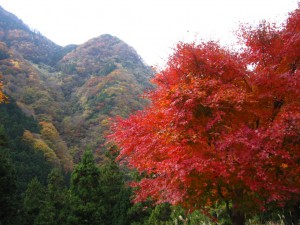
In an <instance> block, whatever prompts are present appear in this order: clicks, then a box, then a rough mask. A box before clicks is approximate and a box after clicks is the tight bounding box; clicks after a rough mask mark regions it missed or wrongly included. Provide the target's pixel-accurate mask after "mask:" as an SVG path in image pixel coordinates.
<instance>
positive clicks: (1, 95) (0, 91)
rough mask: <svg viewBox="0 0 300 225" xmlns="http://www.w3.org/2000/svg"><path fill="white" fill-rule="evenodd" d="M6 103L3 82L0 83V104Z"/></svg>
mask: <svg viewBox="0 0 300 225" xmlns="http://www.w3.org/2000/svg"><path fill="white" fill-rule="evenodd" d="M0 78H2V75H1V74H0ZM6 101H7V97H6V96H5V94H4V93H3V82H2V81H0V103H3V102H6Z"/></svg>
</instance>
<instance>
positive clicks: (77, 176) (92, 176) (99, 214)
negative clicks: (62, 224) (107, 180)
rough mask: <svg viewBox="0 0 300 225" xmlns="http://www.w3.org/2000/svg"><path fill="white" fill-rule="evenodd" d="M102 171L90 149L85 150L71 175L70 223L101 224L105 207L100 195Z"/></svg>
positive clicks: (103, 222)
mask: <svg viewBox="0 0 300 225" xmlns="http://www.w3.org/2000/svg"><path fill="white" fill-rule="evenodd" d="M99 176H100V171H99V168H98V167H97V166H96V164H95V161H94V156H93V154H92V152H91V151H90V150H87V151H85V153H84V154H83V157H82V160H81V162H80V163H79V164H78V165H77V166H76V167H75V169H74V171H73V173H72V176H71V188H70V193H71V207H72V210H71V213H70V215H69V218H68V222H69V223H70V224H76V225H99V224H105V221H103V212H104V208H103V206H102V200H101V195H100V188H99V187H100V180H99Z"/></svg>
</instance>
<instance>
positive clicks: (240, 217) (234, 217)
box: [230, 207, 246, 225]
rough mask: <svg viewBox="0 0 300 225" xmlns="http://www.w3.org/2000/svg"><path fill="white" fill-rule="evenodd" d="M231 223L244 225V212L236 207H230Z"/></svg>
mask: <svg viewBox="0 0 300 225" xmlns="http://www.w3.org/2000/svg"><path fill="white" fill-rule="evenodd" d="M230 217H231V221H232V225H245V223H246V219H245V214H244V213H242V212H241V211H239V210H238V209H237V208H235V207H233V208H232V213H231V215H230Z"/></svg>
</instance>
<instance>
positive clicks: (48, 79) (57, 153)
mask: <svg viewBox="0 0 300 225" xmlns="http://www.w3.org/2000/svg"><path fill="white" fill-rule="evenodd" d="M0 75H2V77H3V81H4V86H5V93H6V94H8V95H9V97H10V99H11V100H12V101H15V102H16V105H17V106H18V108H19V109H21V110H22V111H23V112H24V113H25V114H26V115H27V116H29V117H32V118H33V119H34V120H35V121H36V123H37V124H38V127H39V128H40V129H39V130H34V131H32V130H27V129H24V133H23V142H24V143H25V144H27V145H29V146H31V147H33V148H34V149H35V150H36V151H40V152H43V154H44V158H45V159H46V160H47V161H48V162H50V163H51V164H52V166H55V167H62V168H64V170H65V171H71V170H72V168H73V163H74V162H75V163H76V162H78V161H79V160H80V157H81V155H82V152H83V151H84V150H85V149H86V148H90V149H91V150H92V151H93V152H94V154H95V156H96V159H97V160H98V161H101V160H102V158H103V152H104V151H105V147H103V144H104V143H105V135H106V133H107V132H108V129H109V121H110V118H112V117H115V116H122V117H126V116H128V115H129V114H130V113H131V112H132V111H135V110H139V109H142V108H143V107H144V106H145V105H146V104H147V101H146V100H145V99H143V98H141V96H142V94H143V93H144V91H146V90H147V89H149V88H151V85H150V83H149V79H150V78H151V76H152V75H153V71H152V70H151V69H150V67H149V66H147V65H145V63H144V62H143V60H142V59H141V57H140V56H139V55H138V54H137V52H136V51H135V50H134V49H133V48H132V47H131V46H129V45H128V44H126V43H125V42H124V41H122V40H120V39H119V38H117V37H114V36H112V35H109V34H105V35H101V36H99V37H96V38H93V39H91V40H88V41H87V42H86V43H84V44H82V45H79V46H77V45H68V46H65V47H62V46H59V45H57V44H55V43H54V42H52V41H51V40H49V39H48V38H46V37H44V36H43V35H42V34H40V33H39V32H36V31H32V30H31V29H30V28H29V27H28V26H27V25H25V24H24V23H23V22H22V21H21V20H20V19H18V18H17V17H16V16H15V15H13V14H11V13H9V12H7V11H5V10H4V9H3V8H1V7H0Z"/></svg>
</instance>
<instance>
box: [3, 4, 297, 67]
mask: <svg viewBox="0 0 300 225" xmlns="http://www.w3.org/2000/svg"><path fill="white" fill-rule="evenodd" d="M297 2H298V0H0V5H1V6H2V7H3V8H4V9H6V10H8V11H10V12H11V13H13V14H15V15H16V16H17V17H19V18H20V19H21V20H23V22H24V23H26V24H27V25H29V26H30V27H31V28H34V29H37V30H38V31H40V32H41V33H42V34H43V35H44V36H46V37H47V38H49V39H50V40H52V41H54V42H55V43H57V44H59V45H62V46H64V45H67V44H81V43H84V42H86V41H87V40H89V39H91V38H94V37H97V36H99V35H101V34H107V33H108V34H112V35H114V36H117V37H119V38H120V39H122V40H123V41H125V42H126V43H128V44H129V45H131V46H132V47H134V48H135V49H136V50H137V52H138V53H139V55H140V56H141V57H142V58H143V59H144V60H145V61H146V63H147V64H149V65H162V64H163V62H164V60H166V59H167V57H168V55H169V54H170V53H171V50H172V48H173V47H174V46H175V44H176V43H177V42H178V41H193V40H195V38H197V39H199V38H201V39H213V40H220V42H221V44H232V43H234V41H235V40H234V34H233V32H234V31H235V30H237V29H238V27H239V24H240V23H241V22H242V23H245V22H247V23H250V24H257V23H258V22H259V21H260V20H262V19H266V20H267V21H271V22H275V21H276V22H280V23H281V22H283V21H284V20H285V18H286V17H287V15H288V12H290V11H293V10H294V9H296V8H297Z"/></svg>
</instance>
